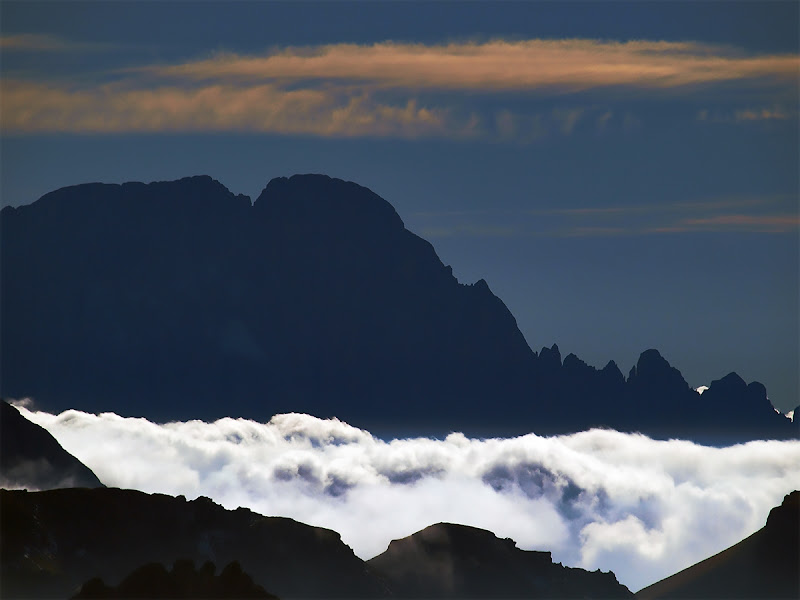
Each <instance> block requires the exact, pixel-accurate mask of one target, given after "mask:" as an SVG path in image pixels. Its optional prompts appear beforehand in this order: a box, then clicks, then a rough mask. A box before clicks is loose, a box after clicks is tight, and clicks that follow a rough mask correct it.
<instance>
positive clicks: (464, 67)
mask: <svg viewBox="0 0 800 600" xmlns="http://www.w3.org/2000/svg"><path fill="white" fill-rule="evenodd" d="M798 67H800V57H798V56H797V55H794V54H763V55H745V54H743V53H741V52H738V51H735V50H732V49H731V48H727V47H722V46H712V45H708V44H700V43H696V42H665V41H646V40H642V41H629V42H613V41H602V40H590V39H564V40H543V39H534V40H524V41H503V40H496V41H491V42H486V43H451V44H442V45H423V44H403V43H394V42H384V43H379V44H372V45H356V44H332V45H327V46H313V47H300V48H286V49H282V50H276V51H274V52H271V53H268V54H265V55H262V56H248V55H239V54H232V53H224V54H220V55H218V56H215V57H213V58H208V59H204V60H198V61H191V62H185V63H182V64H176V65H165V66H156V65H154V66H146V67H143V68H142V69H141V71H144V72H147V73H150V74H152V75H155V76H159V77H173V78H182V79H183V78H188V79H194V80H224V81H230V80H232V79H238V80H242V81H263V80H265V79H272V80H287V81H288V80H292V81H296V80H300V79H325V80H347V81H360V82H369V83H372V84H374V85H379V86H386V87H400V88H406V89H422V88H432V89H470V90H477V91H496V90H526V89H540V88H553V89H556V90H568V91H578V90H587V89H591V88H597V87H607V86H630V87H634V88H645V89H665V88H671V87H680V86H688V85H695V84H704V83H719V82H726V81H736V80H739V81H743V80H765V79H772V80H782V81H785V82H790V83H791V82H793V81H794V80H795V79H796V77H797V71H798Z"/></svg>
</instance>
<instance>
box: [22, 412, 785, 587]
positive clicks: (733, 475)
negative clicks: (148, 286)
mask: <svg viewBox="0 0 800 600" xmlns="http://www.w3.org/2000/svg"><path fill="white" fill-rule="evenodd" d="M17 407H18V408H19V409H20V411H21V412H22V414H23V415H24V416H25V417H26V418H28V419H30V420H31V421H33V422H35V423H37V424H39V425H41V426H42V427H44V428H45V429H47V430H48V431H49V432H50V433H51V434H53V436H55V438H56V439H57V440H58V441H59V442H60V443H61V445H62V446H63V447H64V448H65V449H66V450H67V451H68V452H70V453H72V454H73V455H75V456H76V457H77V458H79V459H80V460H81V461H82V462H83V463H85V464H86V465H87V466H89V467H90V468H91V469H92V470H93V471H94V472H95V474H96V475H97V476H98V477H99V478H100V480H101V481H102V482H103V483H105V484H106V485H108V486H113V487H120V488H133V489H138V490H142V491H145V492H161V493H166V494H172V495H178V494H183V495H185V496H186V497H187V498H190V499H191V498H195V497H197V496H200V495H203V496H208V497H210V498H212V499H214V500H215V501H216V502H218V503H220V504H222V505H223V506H225V507H227V508H230V509H233V508H237V507H239V506H245V507H248V508H251V509H252V510H254V511H256V512H258V513H261V514H264V515H279V516H287V517H292V518H294V519H297V520H299V521H302V522H305V523H309V524H311V525H317V526H322V527H327V528H330V529H334V530H336V531H338V532H339V533H340V534H341V535H342V539H343V540H344V542H345V543H347V544H349V545H350V546H351V547H352V548H353V550H354V551H355V553H356V554H357V555H358V556H360V557H362V558H364V559H368V558H371V557H373V556H375V555H377V554H379V553H381V552H383V551H384V550H385V549H386V547H387V545H388V543H389V541H390V540H392V539H397V538H401V537H405V536H407V535H410V534H412V533H414V532H415V531H418V530H420V529H422V528H424V527H426V526H428V525H431V524H433V523H437V522H452V523H463V524H467V525H472V526H475V527H480V528H484V529H488V530H491V531H493V532H494V533H495V534H497V535H498V536H499V537H510V538H513V539H514V540H515V541H516V542H517V545H518V546H519V547H520V548H524V549H536V550H550V551H552V553H553V559H554V560H555V561H558V562H562V563H563V564H565V565H568V566H580V567H583V568H586V569H590V570H594V569H597V568H600V569H602V570H613V571H614V572H615V573H616V575H617V578H618V579H619V580H620V581H621V582H622V583H624V584H625V585H627V586H628V587H629V588H630V589H632V590H634V591H636V590H638V589H640V588H642V587H644V586H646V585H649V584H650V583H653V582H655V581H658V580H659V579H662V578H663V577H666V576H668V575H671V574H673V573H675V572H676V571H678V570H680V569H683V568H685V567H687V566H689V565H691V564H693V563H695V562H697V561H699V560H702V559H704V558H706V557H708V556H710V555H712V554H714V553H716V552H718V551H720V550H722V549H724V548H726V547H728V546H730V545H731V544H734V543H736V542H738V541H739V540H741V539H742V538H744V537H746V536H748V535H750V534H751V533H753V532H755V531H756V530H758V529H759V528H761V527H762V526H763V525H764V523H765V521H766V518H767V515H768V513H769V510H770V508H771V507H773V506H775V505H778V504H780V503H781V501H782V499H783V496H784V495H785V494H787V493H788V492H790V491H791V490H794V489H800V442H799V441H755V442H750V443H747V444H742V445H737V446H731V447H727V448H711V447H705V446H700V445H697V444H694V443H692V442H687V441H681V440H671V441H656V440H652V439H649V438H647V437H645V436H642V435H636V434H624V433H619V432H615V431H608V430H592V431H586V432H582V433H576V434H572V435H562V436H555V437H539V436H537V435H533V434H530V435H526V436H522V437H516V438H509V439H486V440H479V439H469V438H467V437H465V436H464V435H462V434H460V433H453V434H451V435H449V436H447V438H445V439H443V440H440V439H431V438H416V439H403V440H392V441H388V442H387V441H384V440H381V439H378V438H376V437H374V436H372V435H371V434H370V433H369V432H367V431H364V430H361V429H357V428H355V427H352V426H350V425H348V424H347V423H343V422H341V421H338V420H335V419H329V420H323V419H317V418H315V417H311V416H308V415H304V414H283V415H277V416H275V417H273V418H272V419H271V420H270V422H269V423H266V424H263V423H257V422H254V421H248V420H244V419H221V420H219V421H216V422H214V423H204V422H202V421H188V422H179V423H168V424H156V423H151V422H149V421H147V420H145V419H135V418H123V417H120V416H118V415H116V414H113V413H104V414H100V415H94V414H87V413H83V412H79V411H75V410H69V411H66V412H63V413H61V414H60V415H52V414H48V413H46V412H37V411H32V410H29V409H28V408H26V407H25V406H24V405H22V404H18V405H17Z"/></svg>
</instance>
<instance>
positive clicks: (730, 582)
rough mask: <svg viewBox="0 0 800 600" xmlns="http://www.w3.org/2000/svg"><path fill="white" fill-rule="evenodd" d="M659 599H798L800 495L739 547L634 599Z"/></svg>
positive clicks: (776, 510)
mask: <svg viewBox="0 0 800 600" xmlns="http://www.w3.org/2000/svg"><path fill="white" fill-rule="evenodd" d="M636 597H637V598H641V599H642V600H656V599H659V598H665V599H666V598H675V599H678V598H686V599H690V598H692V599H696V598H708V599H712V598H728V599H732V598H742V599H747V600H752V599H753V598H761V599H767V598H770V599H772V598H775V599H778V598H780V599H790V598H791V599H795V598H800V491H794V492H792V493H791V494H788V495H787V496H786V497H785V498H784V499H783V503H782V504H781V505H780V506H776V507H775V508H773V509H772V510H771V511H770V513H769V517H767V524H766V525H765V526H764V527H763V528H762V529H759V530H758V531H756V532H755V533H754V534H753V535H751V536H750V537H748V538H745V539H744V540H742V541H741V542H739V543H738V544H735V545H734V546H731V547H730V548H728V549H727V550H723V551H722V552H720V553H719V554H715V555H714V556H712V557H711V558H707V559H706V560H704V561H702V562H699V563H697V564H696V565H693V566H691V567H689V568H688V569H684V570H683V571H680V572H679V573H676V574H675V575H672V576H671V577H667V578H666V579H663V580H661V581H659V582H657V583H654V584H653V585H650V586H648V587H646V588H644V589H643V590H640V591H639V592H637V593H636Z"/></svg>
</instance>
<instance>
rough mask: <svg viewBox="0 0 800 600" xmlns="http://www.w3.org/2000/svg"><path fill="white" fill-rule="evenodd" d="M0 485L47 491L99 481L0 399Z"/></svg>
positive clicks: (39, 428) (56, 443)
mask: <svg viewBox="0 0 800 600" xmlns="http://www.w3.org/2000/svg"><path fill="white" fill-rule="evenodd" d="M0 487H4V488H27V489H30V490H49V489H55V488H65V487H88V488H95V487H103V484H102V483H100V480H99V479H97V476H96V475H95V474H94V473H92V471H91V470H90V469H89V468H88V467H87V466H86V465H84V464H83V463H82V462H80V461H79V460H78V459H77V458H75V457H74V456H72V455H71V454H70V453H69V452H67V451H66V450H64V448H62V447H61V445H60V444H59V443H58V442H57V441H56V439H55V438H54V437H53V436H52V435H50V433H49V432H48V431H47V430H46V429H44V428H43V427H40V426H39V425H36V424H35V423H31V422H30V421H28V419H26V418H25V417H23V416H22V415H21V414H20V412H19V411H18V410H17V409H16V408H14V407H13V406H11V405H10V404H9V403H8V402H4V401H0Z"/></svg>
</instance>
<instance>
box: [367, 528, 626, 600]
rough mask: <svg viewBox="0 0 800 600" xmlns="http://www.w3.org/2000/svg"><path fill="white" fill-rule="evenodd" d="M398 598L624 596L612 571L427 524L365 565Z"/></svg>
mask: <svg viewBox="0 0 800 600" xmlns="http://www.w3.org/2000/svg"><path fill="white" fill-rule="evenodd" d="M367 564H369V566H370V567H372V568H373V569H375V571H376V572H378V573H380V574H381V575H383V576H384V577H385V578H386V579H387V580H388V581H389V584H390V585H391V586H392V589H393V590H394V592H395V594H396V595H397V596H398V597H400V598H628V597H633V594H631V592H630V591H629V590H628V588H626V587H625V586H624V585H622V584H620V583H619V582H617V578H616V577H615V576H614V574H613V573H610V572H609V573H601V572H600V571H595V572H593V573H592V572H589V571H584V570H583V569H572V568H569V567H564V566H562V565H560V564H558V563H556V564H554V563H553V561H552V559H551V556H550V553H549V552H527V551H524V550H520V549H519V548H517V547H516V545H515V544H514V541H513V540H510V539H499V538H497V537H496V536H495V535H494V534H493V533H491V532H489V531H484V530H482V529H476V528H474V527H467V526H465V525H453V524H451V523H439V524H437V525H431V526H430V527H427V528H425V529H423V530H422V531H419V532H417V533H415V534H414V535H412V536H409V537H407V538H403V539H401V540H394V541H392V542H391V543H390V544H389V548H388V550H386V552H384V553H383V554H381V555H380V556H376V557H375V558H373V559H372V560H370V561H368V563H367Z"/></svg>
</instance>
